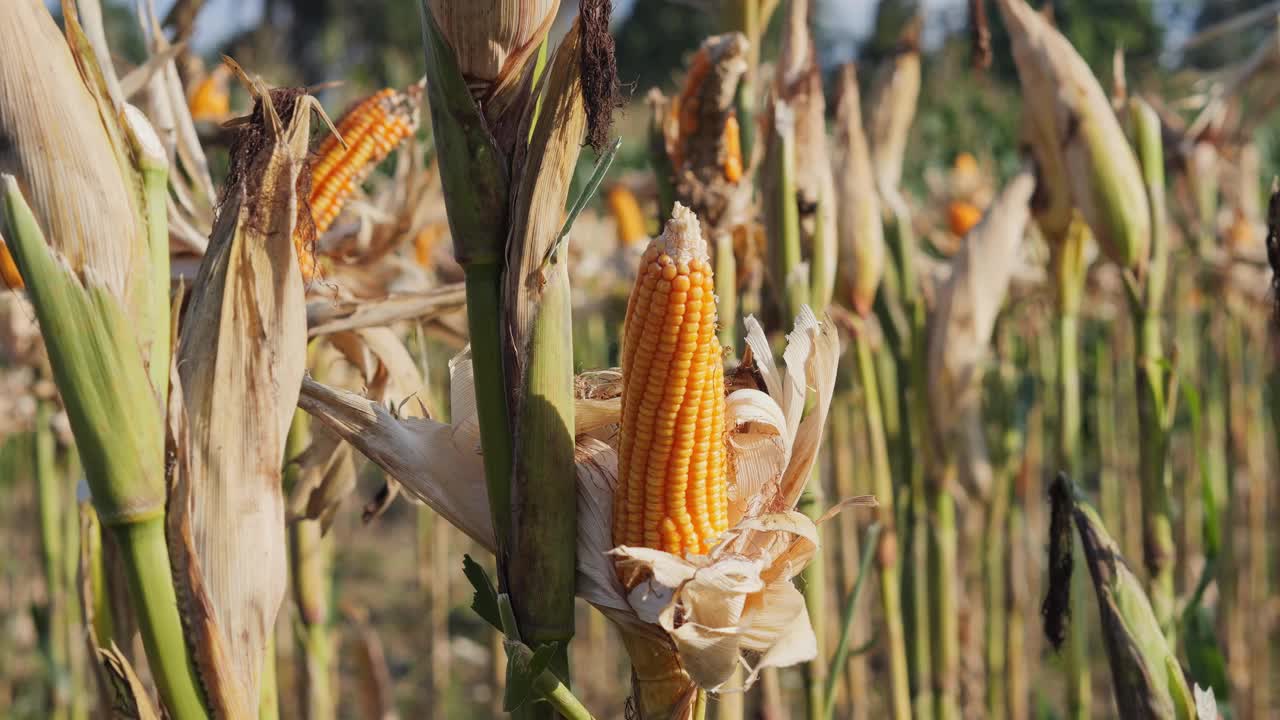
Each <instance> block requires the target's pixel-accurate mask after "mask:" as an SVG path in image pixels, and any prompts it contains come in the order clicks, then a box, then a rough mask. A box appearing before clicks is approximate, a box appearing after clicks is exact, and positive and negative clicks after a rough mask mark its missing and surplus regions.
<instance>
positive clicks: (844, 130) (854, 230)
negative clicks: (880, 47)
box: [834, 64, 885, 317]
mask: <svg viewBox="0 0 1280 720" xmlns="http://www.w3.org/2000/svg"><path fill="white" fill-rule="evenodd" d="M839 91H840V99H839V102H838V104H837V106H836V131H835V162H834V165H835V188H836V190H835V205H836V208H837V218H836V219H837V230H838V232H839V246H840V253H839V257H840V263H839V264H840V278H839V280H840V284H839V293H838V294H839V299H840V301H841V302H843V303H848V304H850V305H852V307H853V310H854V311H855V312H857V313H858V314H859V315H862V316H864V317H865V316H866V315H867V314H868V313H869V312H871V303H872V302H873V301H874V300H875V297H876V290H877V289H879V287H880V278H881V277H882V276H883V275H884V262H885V242H884V224H883V222H882V220H881V217H880V197H879V195H878V194H877V191H876V181H875V171H874V169H873V168H872V166H871V154H870V151H869V150H868V149H867V136H866V133H865V132H864V130H863V127H862V106H861V98H860V97H859V94H858V77H857V71H856V70H855V68H854V66H853V65H852V64H850V65H845V66H844V67H843V68H841V70H840V81H839Z"/></svg>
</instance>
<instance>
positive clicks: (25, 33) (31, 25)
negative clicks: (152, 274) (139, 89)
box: [0, 0, 148, 306]
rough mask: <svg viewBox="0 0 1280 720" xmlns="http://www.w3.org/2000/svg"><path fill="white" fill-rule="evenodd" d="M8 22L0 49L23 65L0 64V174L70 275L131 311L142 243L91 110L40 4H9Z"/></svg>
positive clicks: (140, 285)
mask: <svg viewBox="0 0 1280 720" xmlns="http://www.w3.org/2000/svg"><path fill="white" fill-rule="evenodd" d="M5 15H6V17H5V22H3V23H0V47H3V48H5V53H6V54H7V55H8V56H9V57H11V58H22V59H23V61H22V62H6V63H3V65H0V137H3V138H4V142H3V143H0V172H5V173H10V174H12V175H14V176H15V177H16V178H17V179H18V184H19V187H20V188H21V190H22V194H23V196H24V197H25V198H26V199H27V203H28V204H29V205H30V206H31V210H32V213H33V214H34V215H35V217H36V221H37V223H38V224H39V226H40V227H41V228H43V229H44V233H45V237H46V238H47V239H48V242H49V244H50V246H51V247H52V248H54V249H55V250H56V251H57V252H58V253H59V254H60V255H61V256H62V257H64V258H65V259H66V261H67V263H68V264H69V266H70V267H71V269H72V270H73V271H75V272H77V273H79V272H81V271H82V270H83V269H84V268H86V267H92V268H93V269H94V272H95V274H96V275H97V277H98V282H100V283H101V285H102V286H103V287H104V288H105V289H106V290H107V291H108V292H110V293H111V294H112V295H114V296H115V297H117V298H118V299H120V300H121V301H123V302H125V303H126V304H127V305H129V306H132V300H131V299H132V298H133V297H134V295H135V294H136V293H138V292H142V291H145V289H146V279H147V277H148V274H147V272H146V267H147V260H146V241H145V237H144V232H143V227H142V224H141V221H140V219H139V215H138V210H137V199H136V197H135V196H134V194H133V190H132V188H131V187H130V185H129V184H128V183H129V181H130V180H129V179H128V178H126V177H125V174H124V171H123V169H122V168H121V165H120V163H119V162H118V160H117V156H116V151H115V150H113V144H112V138H111V136H110V135H109V134H108V131H107V129H106V128H105V127H104V125H103V122H104V118H103V117H102V116H101V115H100V113H99V105H98V101H97V100H96V99H95V96H94V95H93V94H92V93H91V92H90V90H89V88H87V87H86V85H85V81H84V79H82V77H81V72H80V69H79V68H78V66H77V64H76V61H75V59H74V58H73V56H72V53H71V50H70V49H69V48H68V45H67V42H66V41H65V40H64V39H63V37H62V35H61V34H60V33H59V32H58V28H57V25H55V24H54V22H53V18H52V17H51V16H50V15H49V11H48V10H46V9H45V7H44V4H43V3H41V2H39V1H38V0H14V2H12V3H10V4H9V6H8V7H7V8H6V13H5ZM70 187H78V188H93V189H94V190H93V192H75V191H69V190H68V188H70ZM108 228H109V229H110V232H104V229H108Z"/></svg>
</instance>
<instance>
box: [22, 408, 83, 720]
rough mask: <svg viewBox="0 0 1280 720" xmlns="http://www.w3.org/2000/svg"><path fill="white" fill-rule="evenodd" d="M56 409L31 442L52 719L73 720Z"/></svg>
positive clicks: (39, 421) (46, 414)
mask: <svg viewBox="0 0 1280 720" xmlns="http://www.w3.org/2000/svg"><path fill="white" fill-rule="evenodd" d="M52 417H53V411H52V409H51V408H50V406H49V403H48V402H47V401H42V402H41V403H40V406H39V408H38V409H37V410H36V426H35V432H34V433H33V438H32V441H31V446H32V450H33V451H34V452H33V455H32V470H33V471H34V472H33V474H34V475H35V481H36V504H37V506H38V511H39V512H38V516H39V521H40V522H39V526H40V555H41V560H42V563H43V565H44V582H45V593H46V604H45V606H44V608H43V613H44V628H43V632H42V633H41V638H40V642H41V645H42V646H43V647H42V650H43V652H44V656H45V662H46V665H47V672H48V676H49V677H48V679H49V690H50V692H49V713H50V715H49V717H50V718H51V719H57V720H67V719H68V718H70V717H71V698H72V695H73V694H74V693H76V692H77V690H76V689H75V688H73V687H71V685H70V679H71V658H70V657H69V650H70V649H71V648H70V641H71V627H70V626H69V620H70V618H69V610H70V605H71V598H70V597H69V595H68V590H69V588H68V586H67V584H66V583H65V582H64V580H65V578H64V566H65V561H64V552H65V551H66V550H65V547H64V545H63V540H64V537H63V536H64V531H63V527H62V523H63V518H64V516H63V513H62V510H63V507H64V504H63V491H64V488H63V487H62V485H63V484H64V483H63V481H62V478H61V477H60V472H59V468H58V466H57V460H56V456H57V449H56V441H55V439H54V437H53V428H52V427H51V426H50V424H49V423H50V420H51V419H52Z"/></svg>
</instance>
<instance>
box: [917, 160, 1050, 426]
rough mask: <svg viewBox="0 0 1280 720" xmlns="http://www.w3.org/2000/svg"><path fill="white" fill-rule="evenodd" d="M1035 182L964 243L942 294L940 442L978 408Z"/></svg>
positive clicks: (1013, 187) (933, 338)
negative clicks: (981, 382)
mask: <svg viewBox="0 0 1280 720" xmlns="http://www.w3.org/2000/svg"><path fill="white" fill-rule="evenodd" d="M1034 189H1035V177H1034V176H1033V175H1032V173H1031V171H1030V170H1029V169H1024V170H1023V171H1022V172H1021V173H1019V174H1018V175H1016V176H1015V177H1014V178H1013V179H1012V180H1010V181H1009V184H1008V185H1006V186H1005V188H1004V190H1003V191H1002V192H1001V193H1000V196H999V197H998V198H996V200H995V201H994V202H993V203H992V205H991V207H990V208H989V209H988V211H987V214H986V215H985V216H983V218H982V221H981V222H979V223H978V226H977V227H975V228H974V229H973V230H972V231H970V232H969V234H968V235H967V236H966V237H965V239H964V242H963V245H962V246H961V249H960V251H959V252H958V253H957V254H956V256H955V257H954V259H953V260H952V261H951V274H950V276H949V277H948V278H947V280H946V282H945V283H944V284H943V286H942V287H941V288H940V289H939V290H938V294H937V300H936V304H935V308H934V311H933V319H932V328H931V331H930V338H929V378H930V380H929V407H930V413H931V414H932V416H933V418H934V425H935V428H936V430H937V432H939V433H940V436H941V437H945V436H947V435H949V434H950V433H951V432H952V431H953V430H954V429H955V428H956V427H958V426H959V423H960V421H961V420H962V419H963V418H964V415H963V413H962V412H961V410H962V409H963V408H964V407H966V406H968V405H970V404H974V403H976V402H977V400H978V399H977V397H976V396H975V394H976V392H977V390H978V388H977V383H978V376H979V372H980V369H981V368H980V365H981V363H982V360H983V358H984V357H985V355H986V352H987V348H988V346H989V345H990V340H991V333H992V332H993V330H994V329H995V321H996V315H997V314H998V313H999V312H1000V307H1001V305H1003V303H1004V297H1005V293H1006V291H1007V290H1008V287H1009V281H1010V279H1011V278H1012V276H1013V271H1014V270H1015V269H1016V267H1017V260H1018V248H1019V246H1020V245H1021V243H1022V239H1023V236H1024V235H1025V232H1026V225H1027V220H1028V218H1029V217H1030V204H1029V203H1030V201H1031V194H1032V192H1033V191H1034Z"/></svg>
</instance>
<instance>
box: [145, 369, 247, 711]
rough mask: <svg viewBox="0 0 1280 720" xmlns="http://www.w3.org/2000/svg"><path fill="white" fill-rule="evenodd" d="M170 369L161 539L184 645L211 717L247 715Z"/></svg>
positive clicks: (178, 388)
mask: <svg viewBox="0 0 1280 720" xmlns="http://www.w3.org/2000/svg"><path fill="white" fill-rule="evenodd" d="M176 362H177V358H176V357H175V358H174V363H175V366H174V367H173V368H171V372H170V378H172V379H173V382H172V384H171V386H170V389H169V408H168V415H167V417H166V420H165V426H166V435H167V437H166V444H167V446H168V447H167V452H168V454H169V456H170V457H172V458H173V466H172V467H171V468H170V470H169V503H168V508H167V512H166V514H165V540H166V542H167V544H168V547H169V564H170V567H171V569H172V572H173V585H174V591H175V593H176V595H177V598H178V610H179V614H180V615H181V617H182V629H183V634H184V635H185V638H186V643H187V647H188V648H189V649H190V651H191V656H192V659H193V661H194V662H195V665H196V672H197V675H198V677H199V679H200V685H201V689H202V691H203V692H204V697H205V702H206V703H207V704H208V706H209V709H210V710H211V711H212V712H213V713H214V715H215V717H224V718H235V717H250V716H251V715H252V712H251V710H252V708H253V707H254V706H253V704H251V703H250V702H249V699H248V698H249V696H248V695H246V694H245V689H244V686H243V685H242V684H241V683H242V681H241V679H240V678H239V677H238V675H237V673H236V665H235V663H233V662H232V659H231V657H229V656H228V654H227V649H226V645H225V643H224V642H223V639H222V638H223V634H222V632H221V630H220V629H219V627H218V621H217V618H216V609H215V607H214V603H213V600H212V598H211V597H210V596H209V589H208V586H207V584H206V582H205V577H204V573H203V571H202V569H201V566H200V558H199V556H198V555H197V552H196V543H195V537H194V535H193V520H194V517H195V504H196V501H195V497H194V495H193V494H192V486H191V471H190V467H189V465H188V464H189V462H190V457H189V456H188V454H187V453H185V452H182V451H181V448H184V447H188V446H189V445H190V443H191V436H190V426H189V424H188V421H187V409H186V405H185V402H184V400H183V395H182V384H181V383H180V382H178V381H177V380H178V371H177V367H176Z"/></svg>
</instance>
